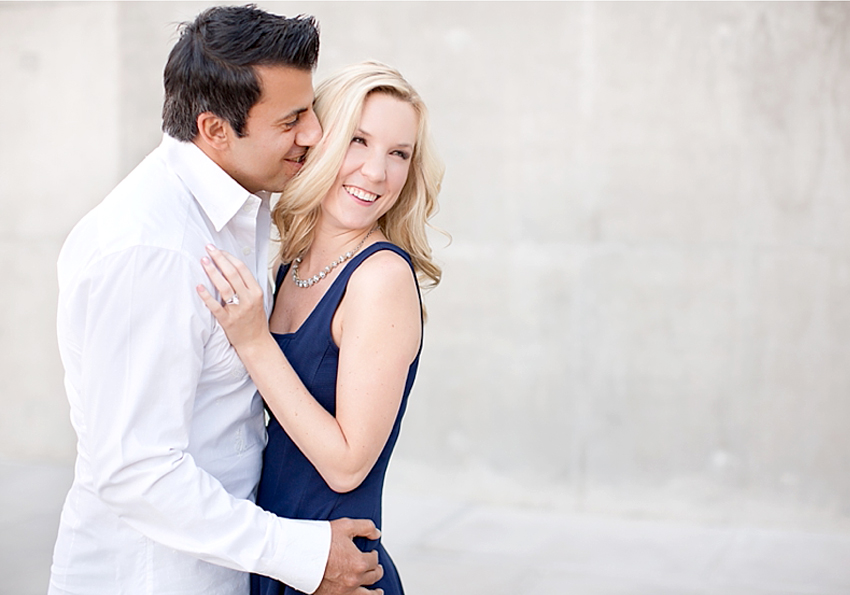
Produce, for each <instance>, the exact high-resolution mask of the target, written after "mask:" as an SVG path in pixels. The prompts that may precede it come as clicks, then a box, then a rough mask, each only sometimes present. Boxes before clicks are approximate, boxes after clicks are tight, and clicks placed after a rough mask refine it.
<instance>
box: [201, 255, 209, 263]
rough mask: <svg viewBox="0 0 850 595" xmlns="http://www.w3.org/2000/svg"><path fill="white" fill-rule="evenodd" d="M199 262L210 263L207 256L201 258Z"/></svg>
mask: <svg viewBox="0 0 850 595" xmlns="http://www.w3.org/2000/svg"><path fill="white" fill-rule="evenodd" d="M201 262H202V263H204V264H210V258H209V256H204V257H203V258H201Z"/></svg>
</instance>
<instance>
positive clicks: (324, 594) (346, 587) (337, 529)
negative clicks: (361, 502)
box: [314, 519, 384, 595]
mask: <svg viewBox="0 0 850 595" xmlns="http://www.w3.org/2000/svg"><path fill="white" fill-rule="evenodd" d="M356 536H361V537H365V538H367V539H378V537H380V536H381V532H380V531H378V530H377V529H376V528H375V524H374V523H373V522H372V521H370V520H366V519H337V520H335V521H331V552H330V555H329V556H328V565H327V566H326V567H325V576H324V578H322V582H321V584H320V585H319V588H318V589H317V590H316V592H315V593H314V595H367V594H370V595H384V591H383V589H374V590H372V589H366V588H365V587H364V586H363V585H372V584H374V583H375V582H377V581H379V580H380V579H381V577H382V576H384V569H383V567H382V566H381V565H380V564H378V552H374V551H373V552H368V553H363V552H361V551H360V550H359V549H358V548H357V546H356V545H354V541H353V539H354V538H355V537H356Z"/></svg>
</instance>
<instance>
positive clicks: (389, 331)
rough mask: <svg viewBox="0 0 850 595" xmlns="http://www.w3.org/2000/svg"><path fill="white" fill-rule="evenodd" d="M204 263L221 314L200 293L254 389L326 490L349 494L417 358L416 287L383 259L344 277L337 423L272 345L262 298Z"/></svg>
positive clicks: (244, 280) (219, 261)
mask: <svg viewBox="0 0 850 595" xmlns="http://www.w3.org/2000/svg"><path fill="white" fill-rule="evenodd" d="M209 252H210V256H211V257H212V259H213V262H214V264H215V265H217V267H218V268H216V266H214V264H213V262H210V261H209V260H208V259H206V262H203V265H204V268H205V270H206V271H207V274H208V275H209V276H210V279H211V280H212V282H213V284H214V285H215V286H216V288H217V289H218V290H219V292H220V293H221V295H222V297H223V298H224V299H227V298H229V297H230V296H231V295H233V293H234V292H235V293H236V294H237V295H238V296H239V304H238V305H236V306H233V305H225V306H222V305H221V304H220V303H219V302H218V301H217V300H215V299H214V298H213V297H212V295H210V294H209V292H207V291H206V290H204V289H203V286H199V288H198V292H199V293H200V295H201V298H202V299H203V300H204V303H205V304H206V305H207V307H208V308H209V309H210V311H211V312H212V313H213V314H214V315H215V317H216V319H217V320H218V321H219V323H221V325H222V327H223V328H224V330H225V332H226V333H227V336H228V338H229V339H230V341H231V343H232V344H233V346H234V347H235V348H236V351H237V353H238V354H239V357H240V358H241V359H242V361H243V363H244V364H245V367H246V368H247V369H248V372H249V373H250V374H251V377H252V379H253V380H254V383H255V384H256V385H257V388H258V389H259V391H260V394H262V395H263V399H265V401H266V403H267V404H268V405H269V408H270V409H271V410H272V412H273V413H274V415H275V417H276V418H277V420H278V421H279V422H280V423H281V425H282V426H283V428H284V429H285V430H286V432H287V434H289V436H290V437H291V438H292V440H293V441H294V442H295V444H296V445H297V446H298V448H299V449H301V451H302V452H303V453H304V455H305V456H306V457H307V458H308V459H309V460H310V462H311V463H312V464H313V466H315V467H316V469H317V470H318V471H319V473H320V474H321V475H322V477H323V478H324V479H325V481H326V482H327V483H328V485H329V486H330V487H331V489H333V490H335V491H337V492H347V491H350V490H353V489H354V488H356V487H357V486H358V485H360V483H361V482H362V481H363V479H364V478H365V477H366V475H367V474H368V473H369V471H370V470H371V469H372V467H373V466H374V464H375V461H377V459H378V456H379V455H380V453H381V450H382V449H383V447H384V445H385V444H386V441H387V438H388V437H389V435H390V432H391V431H392V427H393V423H394V422H395V418H396V415H397V414H398V408H399V404H400V402H401V397H402V393H403V392H404V384H405V382H406V380H407V373H408V368H409V367H410V363H411V362H412V361H413V359H414V358H415V357H416V353H417V351H418V349H419V342H420V336H421V322H420V321H421V319H420V305H419V297H418V293H417V291H416V280H415V278H414V276H413V274H412V272H411V270H410V267H409V266H408V264H407V263H406V262H404V260H403V259H402V258H400V257H399V256H398V255H397V254H395V253H392V252H386V251H382V252H379V253H377V254H375V255H373V256H371V257H370V258H369V259H367V260H366V261H364V262H363V264H362V265H361V266H360V267H359V268H358V269H357V271H356V273H355V274H353V275H352V276H351V279H350V280H349V282H348V288H347V291H346V295H345V298H344V299H343V302H342V304H341V305H340V307H339V310H338V311H337V315H336V316H337V318H336V321H335V323H334V327H335V330H337V331H338V334H337V333H336V332H335V333H334V336H335V337H337V338H338V341H339V349H340V356H339V370H338V375H337V402H336V417H334V416H332V415H330V414H329V413H328V412H327V411H326V410H325V409H324V407H322V406H321V405H320V404H319V403H318V402H317V401H316V400H315V399H314V398H313V396H312V395H311V394H310V393H309V392H308V391H307V389H306V388H305V387H304V385H303V383H302V382H301V380H300V379H299V378H298V375H297V374H296V373H295V371H294V370H293V369H292V367H291V366H290V364H289V362H288V361H287V359H286V357H285V356H284V355H283V353H282V352H281V350H280V348H279V347H278V345H277V343H276V342H275V340H274V338H273V337H272V336H271V334H270V333H269V331H268V322H267V321H266V317H265V312H264V310H263V306H262V289H261V288H260V287H259V285H258V284H257V283H256V281H255V280H254V278H253V276H252V275H251V273H250V271H249V270H248V268H247V267H246V266H245V265H244V264H243V263H242V262H241V261H239V260H238V259H236V258H234V257H232V256H230V255H229V254H226V253H224V252H221V251H218V250H214V249H211V250H210V251H209Z"/></svg>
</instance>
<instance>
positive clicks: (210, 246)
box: [207, 244, 215, 251]
mask: <svg viewBox="0 0 850 595" xmlns="http://www.w3.org/2000/svg"><path fill="white" fill-rule="evenodd" d="M207 250H210V251H212V250H215V246H213V245H212V244H207Z"/></svg>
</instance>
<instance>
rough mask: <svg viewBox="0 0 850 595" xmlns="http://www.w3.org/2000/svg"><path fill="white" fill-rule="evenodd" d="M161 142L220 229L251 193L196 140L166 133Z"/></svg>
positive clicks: (264, 195) (265, 197)
mask: <svg viewBox="0 0 850 595" xmlns="http://www.w3.org/2000/svg"><path fill="white" fill-rule="evenodd" d="M161 146H162V148H163V150H164V151H165V157H166V160H167V161H168V163H169V165H170V166H171V168H172V169H173V170H174V172H175V173H176V174H177V176H178V177H179V178H180V179H181V180H182V181H183V183H184V184H186V187H187V188H188V189H189V192H191V193H192V196H194V197H195V200H196V201H198V204H199V205H201V208H202V209H203V211H204V213H205V214H206V216H207V217H209V219H210V221H212V224H213V226H215V230H216V231H221V230H222V228H223V227H224V226H225V225H227V223H228V221H230V220H231V219H232V218H233V216H234V215H236V213H238V212H239V209H240V208H241V207H242V205H244V204H245V201H247V200H248V197H250V196H252V194H251V193H250V192H248V191H247V190H245V188H243V187H242V186H241V185H240V184H239V182H237V181H236V180H234V179H233V178H231V177H230V175H229V174H228V173H227V172H225V171H224V170H223V169H221V167H219V165H218V164H217V163H216V162H215V161H213V160H212V159H210V158H209V157H208V156H207V155H206V153H204V152H203V151H201V149H200V147H198V146H197V145H196V144H195V143H190V142H182V141H179V140H177V139H175V138H173V137H171V136H169V135H167V134H163V135H162V145H161ZM256 196H258V197H259V198H260V200H262V201H268V199H269V195H268V193H267V192H258V193H257V194H256Z"/></svg>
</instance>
